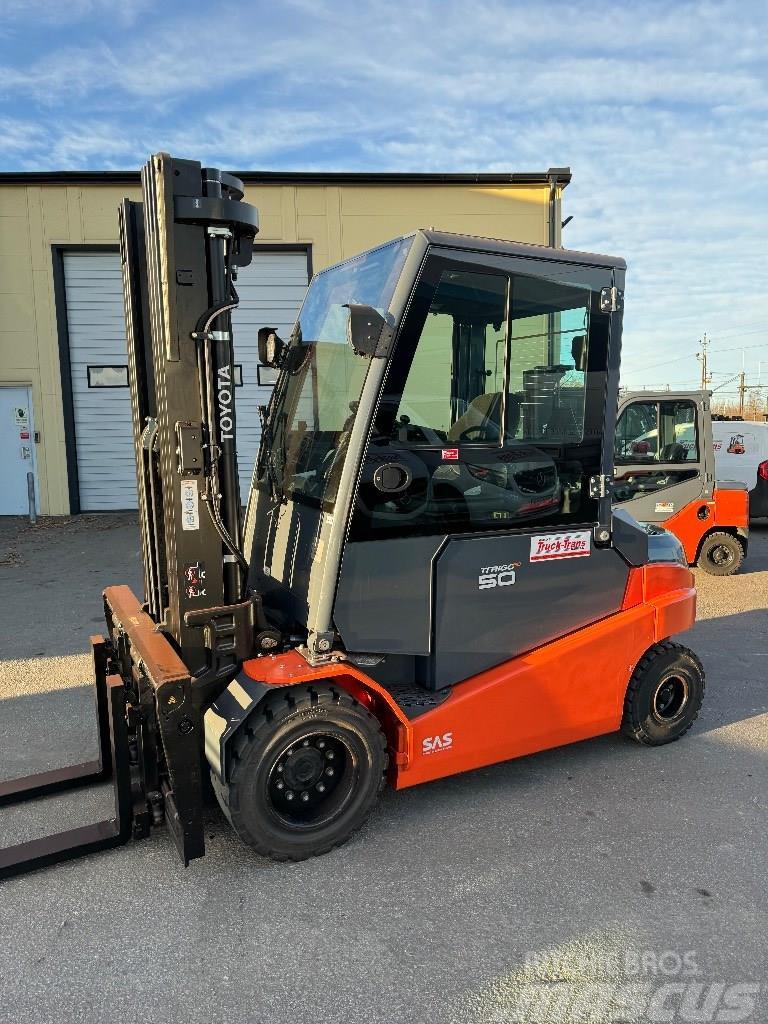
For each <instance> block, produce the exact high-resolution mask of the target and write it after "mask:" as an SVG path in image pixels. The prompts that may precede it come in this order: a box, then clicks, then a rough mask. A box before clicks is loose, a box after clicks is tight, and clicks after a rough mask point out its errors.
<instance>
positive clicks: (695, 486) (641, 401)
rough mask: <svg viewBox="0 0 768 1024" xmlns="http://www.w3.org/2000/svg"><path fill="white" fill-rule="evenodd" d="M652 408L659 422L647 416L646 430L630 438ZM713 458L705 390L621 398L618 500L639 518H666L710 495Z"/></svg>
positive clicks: (658, 520) (650, 520)
mask: <svg viewBox="0 0 768 1024" xmlns="http://www.w3.org/2000/svg"><path fill="white" fill-rule="evenodd" d="M652 409H653V410H655V414H654V418H655V422H656V426H655V427H654V426H650V421H649V429H648V430H647V431H645V432H644V433H640V434H639V435H638V436H637V437H630V435H633V434H635V433H636V432H637V429H638V428H639V427H641V426H642V425H643V418H644V417H647V414H648V413H649V412H650V410H652ZM665 422H666V423H667V427H666V428H665V426H664V424H665ZM712 461H713V456H712V435H711V425H710V417H709V398H708V396H707V395H705V394H701V393H698V392H697V393H695V394H691V393H684V392H681V393H678V394H676V393H674V392H664V393H662V394H656V393H649V394H647V395H644V394H635V395H633V396H632V397H631V398H629V399H626V400H625V401H624V402H622V404H621V406H620V407H619V415H618V419H617V427H616V442H615V475H614V502H615V503H616V504H619V505H621V507H622V508H626V509H627V511H628V512H630V513H631V514H632V515H633V516H634V517H635V519H637V520H638V521H640V522H646V523H664V522H665V521H666V520H667V519H669V518H670V516H673V515H675V514H676V513H677V512H679V511H680V509H682V508H684V507H685V506H686V505H688V504H689V503H690V502H692V501H707V500H709V499H711V497H712V488H713V472H712V465H711V463H712Z"/></svg>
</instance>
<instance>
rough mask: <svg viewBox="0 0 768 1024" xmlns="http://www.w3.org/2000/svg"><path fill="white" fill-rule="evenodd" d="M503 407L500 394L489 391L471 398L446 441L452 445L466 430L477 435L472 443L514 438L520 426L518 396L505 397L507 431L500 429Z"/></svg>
mask: <svg viewBox="0 0 768 1024" xmlns="http://www.w3.org/2000/svg"><path fill="white" fill-rule="evenodd" d="M502 407H503V402H502V393H501V392H500V391H489V392H487V394H484V395H478V396H477V398H473V399H472V401H471V402H470V403H469V405H468V406H467V411H466V412H465V413H464V414H463V415H462V416H459V418H458V419H457V420H456V422H455V423H454V424H453V426H452V427H451V428H450V429H449V431H448V440H449V441H453V442H454V444H455V443H456V442H458V441H460V440H461V436H462V434H464V433H465V432H466V431H468V430H473V428H474V432H476V433H477V435H478V436H477V437H473V438H471V440H474V441H498V440H500V439H501V438H502V436H503V435H506V437H514V436H515V434H516V433H517V428H518V426H519V424H520V398H519V396H518V395H514V394H509V395H507V429H506V431H502V429H501V411H502Z"/></svg>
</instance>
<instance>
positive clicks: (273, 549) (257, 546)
mask: <svg viewBox="0 0 768 1024" xmlns="http://www.w3.org/2000/svg"><path fill="white" fill-rule="evenodd" d="M250 500H251V502H252V504H253V505H254V506H255V505H256V504H257V503H258V511H257V512H255V515H254V517H252V519H251V523H253V522H254V521H257V522H258V521H259V520H256V519H255V516H258V517H259V519H260V522H259V526H260V528H259V530H258V532H257V533H256V535H255V536H254V537H253V538H246V543H247V544H248V545H249V547H248V550H249V551H250V561H251V571H250V574H249V582H250V585H251V587H252V588H253V590H255V591H256V592H257V593H259V594H260V595H261V597H262V601H263V603H264V610H265V611H266V613H267V617H268V618H269V619H270V621H271V622H273V623H274V624H275V625H277V626H279V627H280V628H281V629H284V630H291V629H295V628H297V627H300V626H302V625H305V624H306V622H307V616H308V613H309V604H308V593H309V576H310V571H311V568H312V564H313V561H314V559H315V558H316V557H317V555H318V552H317V545H318V537H319V535H320V526H321V521H322V513H321V511H320V509H316V508H310V507H309V506H306V505H300V504H299V503H298V502H293V501H286V502H283V503H282V504H278V505H276V506H275V505H274V504H273V503H272V502H271V500H270V497H269V495H268V494H267V491H266V485H264V484H262V485H258V484H257V485H256V486H255V487H254V488H253V490H252V492H251V499H250Z"/></svg>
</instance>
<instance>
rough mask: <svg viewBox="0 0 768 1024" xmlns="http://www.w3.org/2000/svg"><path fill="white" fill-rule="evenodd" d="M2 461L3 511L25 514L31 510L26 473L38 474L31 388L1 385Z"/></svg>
mask: <svg viewBox="0 0 768 1024" xmlns="http://www.w3.org/2000/svg"><path fill="white" fill-rule="evenodd" d="M0 464H2V467H3V486H2V488H0V515H4V516H21V515H25V514H26V513H27V512H28V511H29V499H28V491H27V474H28V473H32V474H33V480H35V481H36V478H37V472H36V461H35V430H34V424H33V422H32V390H31V388H28V387H5V386H0ZM35 501H36V503H37V499H35Z"/></svg>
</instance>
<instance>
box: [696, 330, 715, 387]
mask: <svg viewBox="0 0 768 1024" xmlns="http://www.w3.org/2000/svg"><path fill="white" fill-rule="evenodd" d="M699 344H700V345H701V352H697V353H696V358H697V359H698V360H699V362H700V363H701V390H702V391H705V390H706V389H707V385H708V384H711V383H712V374H710V373H707V346H708V345H709V338H708V337H707V335H706V332H705V333H704V337H703V338H702V339H701V341H700V342H699Z"/></svg>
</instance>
